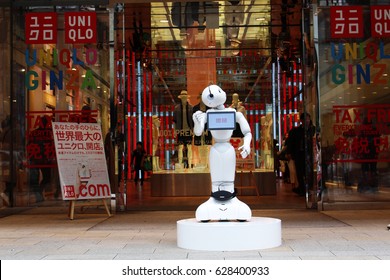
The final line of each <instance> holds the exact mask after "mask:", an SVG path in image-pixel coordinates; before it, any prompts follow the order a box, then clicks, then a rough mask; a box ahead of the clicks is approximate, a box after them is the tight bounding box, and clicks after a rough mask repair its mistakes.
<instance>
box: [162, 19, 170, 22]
mask: <svg viewBox="0 0 390 280" xmlns="http://www.w3.org/2000/svg"><path fill="white" fill-rule="evenodd" d="M160 22H161V23H167V22H169V21H168V20H167V19H160Z"/></svg>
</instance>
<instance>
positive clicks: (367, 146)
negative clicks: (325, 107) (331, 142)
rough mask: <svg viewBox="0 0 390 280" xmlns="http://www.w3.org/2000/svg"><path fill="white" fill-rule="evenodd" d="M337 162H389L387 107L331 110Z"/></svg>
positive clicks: (335, 107)
mask: <svg viewBox="0 0 390 280" xmlns="http://www.w3.org/2000/svg"><path fill="white" fill-rule="evenodd" d="M333 113H334V115H335V122H334V125H333V132H334V136H335V149H336V151H335V152H336V153H335V155H336V157H337V159H336V161H341V162H361V163H364V162H380V161H382V162H389V161H390V159H389V157H388V153H389V151H390V150H389V135H390V127H389V124H390V105H389V104H372V105H355V106H353V105H343V106H334V107H333Z"/></svg>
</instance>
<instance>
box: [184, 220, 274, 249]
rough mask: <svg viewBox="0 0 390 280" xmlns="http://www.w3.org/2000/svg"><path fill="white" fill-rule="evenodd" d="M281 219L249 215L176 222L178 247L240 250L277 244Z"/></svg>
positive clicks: (264, 247)
mask: <svg viewBox="0 0 390 280" xmlns="http://www.w3.org/2000/svg"><path fill="white" fill-rule="evenodd" d="M281 244H282V222H281V220H279V219H274V218H263V217H252V219H251V220H250V221H249V222H235V221H234V222H233V221H228V222H208V223H202V222H198V221H197V220H196V219H186V220H180V221H177V246H178V247H180V248H184V249H192V250H206V251H243V250H257V249H266V248H273V247H277V246H280V245H281Z"/></svg>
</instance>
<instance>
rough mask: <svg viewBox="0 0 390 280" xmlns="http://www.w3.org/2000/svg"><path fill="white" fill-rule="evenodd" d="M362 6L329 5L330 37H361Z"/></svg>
mask: <svg viewBox="0 0 390 280" xmlns="http://www.w3.org/2000/svg"><path fill="white" fill-rule="evenodd" d="M363 35H364V33H363V8H362V7H361V6H345V7H337V6H333V7H330V36H331V37H332V38H362V37H363Z"/></svg>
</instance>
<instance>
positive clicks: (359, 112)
mask: <svg viewBox="0 0 390 280" xmlns="http://www.w3.org/2000/svg"><path fill="white" fill-rule="evenodd" d="M352 4H353V3H352ZM352 4H351V5H350V6H332V7H319V8H318V11H317V14H318V28H319V30H318V47H319V52H318V57H319V73H320V74H319V82H320V92H321V96H320V101H321V108H320V111H321V131H322V151H323V153H322V155H323V156H322V161H323V164H322V165H323V180H324V182H325V186H326V188H327V194H328V195H327V197H326V200H327V201H329V202H340V201H343V202H362V203H364V202H373V201H376V202H379V201H388V200H389V199H390V192H389V174H390V170H389V159H390V157H389V145H388V142H389V132H390V130H389V124H390V119H389V114H388V112H389V109H390V94H389V69H390V51H389V49H390V48H389V46H390V45H389V35H390V34H389V30H388V29H386V26H387V28H388V22H389V18H388V13H389V6H388V5H382V6H381V5H372V6H360V5H359V6H357V5H355V6H354V5H352ZM341 19H342V20H341Z"/></svg>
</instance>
